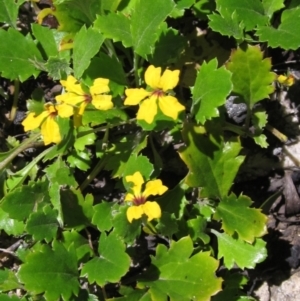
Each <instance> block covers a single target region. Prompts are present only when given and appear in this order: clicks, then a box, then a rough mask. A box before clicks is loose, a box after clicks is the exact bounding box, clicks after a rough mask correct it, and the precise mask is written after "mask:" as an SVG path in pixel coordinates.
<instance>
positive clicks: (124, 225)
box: [112, 205, 141, 244]
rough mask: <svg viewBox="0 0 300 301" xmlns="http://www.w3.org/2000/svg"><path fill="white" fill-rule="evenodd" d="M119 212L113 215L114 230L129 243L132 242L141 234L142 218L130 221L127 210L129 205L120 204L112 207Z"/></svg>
mask: <svg viewBox="0 0 300 301" xmlns="http://www.w3.org/2000/svg"><path fill="white" fill-rule="evenodd" d="M112 209H113V211H114V210H115V211H116V212H117V213H116V215H115V216H114V217H113V226H114V232H115V233H116V234H117V235H118V236H119V237H121V238H122V240H123V241H124V242H126V243H128V244H132V243H133V242H134V240H135V239H136V238H137V237H138V236H139V235H140V234H141V220H133V221H132V223H129V221H128V219H127V216H126V211H127V209H128V206H120V205H117V206H116V207H113V208H112Z"/></svg>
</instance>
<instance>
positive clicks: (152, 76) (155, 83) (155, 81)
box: [145, 65, 162, 89]
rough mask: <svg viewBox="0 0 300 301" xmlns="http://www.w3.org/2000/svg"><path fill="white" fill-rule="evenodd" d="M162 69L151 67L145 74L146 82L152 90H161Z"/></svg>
mask: <svg viewBox="0 0 300 301" xmlns="http://www.w3.org/2000/svg"><path fill="white" fill-rule="evenodd" d="M160 75H161V68H160V67H158V68H155V67H154V66H153V65H150V66H149V67H148V68H147V70H146V72H145V82H146V84H147V85H148V86H150V87H151V88H152V89H161V88H162V87H161V86H160V85H159V83H160Z"/></svg>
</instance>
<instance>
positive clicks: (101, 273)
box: [81, 232, 130, 286]
mask: <svg viewBox="0 0 300 301" xmlns="http://www.w3.org/2000/svg"><path fill="white" fill-rule="evenodd" d="M98 251H99V254H100V257H94V258H93V259H92V260H90V261H89V262H87V263H86V264H85V265H84V266H83V268H82V271H81V276H86V277H87V278H88V280H89V282H90V283H93V282H96V283H97V284H98V285H100V286H103V285H104V284H105V283H106V282H118V281H119V280H120V279H121V277H122V276H123V275H124V274H125V273H126V272H127V271H128V269H129V266H130V257H129V256H128V255H127V253H126V252H125V245H124V243H123V242H122V241H121V239H120V238H118V237H117V235H116V233H115V232H112V233H110V234H109V235H108V236H107V235H106V233H105V232H103V233H102V234H101V237H100V241H99V247H98Z"/></svg>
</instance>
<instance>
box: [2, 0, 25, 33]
mask: <svg viewBox="0 0 300 301" xmlns="http://www.w3.org/2000/svg"><path fill="white" fill-rule="evenodd" d="M24 1H25V0H24ZM24 1H19V2H18V3H16V1H6V0H1V1H0V22H1V23H6V24H8V25H9V26H12V27H14V28H15V29H17V17H18V10H19V6H20V5H21V4H22V2H24Z"/></svg>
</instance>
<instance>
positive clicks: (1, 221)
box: [0, 208, 25, 290]
mask: <svg viewBox="0 0 300 301" xmlns="http://www.w3.org/2000/svg"><path fill="white" fill-rule="evenodd" d="M24 228H25V225H24V223H23V222H20V221H17V220H15V219H12V218H9V215H8V213H6V212H4V211H3V209H1V208H0V229H1V230H4V231H5V233H6V234H8V235H14V236H18V235H21V234H22V233H23V232H24ZM0 290H1V288H0Z"/></svg>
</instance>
